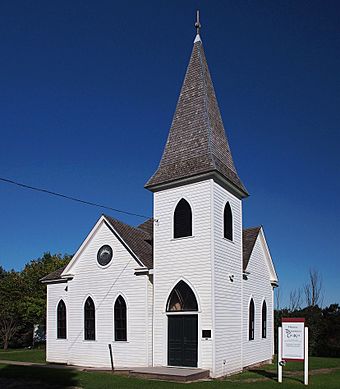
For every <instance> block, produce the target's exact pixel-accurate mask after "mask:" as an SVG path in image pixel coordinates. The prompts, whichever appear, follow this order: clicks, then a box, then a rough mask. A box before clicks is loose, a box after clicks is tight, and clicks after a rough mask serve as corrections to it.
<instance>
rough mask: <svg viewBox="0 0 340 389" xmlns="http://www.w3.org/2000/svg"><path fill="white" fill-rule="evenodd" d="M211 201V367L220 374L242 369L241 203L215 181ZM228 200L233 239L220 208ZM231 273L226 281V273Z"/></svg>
mask: <svg viewBox="0 0 340 389" xmlns="http://www.w3.org/2000/svg"><path fill="white" fill-rule="evenodd" d="M213 188H214V192H213V196H214V198H213V204H214V212H213V218H214V223H213V226H214V230H213V232H214V238H213V239H214V284H213V288H214V289H213V290H214V302H215V320H214V321H215V331H214V333H215V368H214V375H215V376H221V375H225V374H230V373H233V372H235V371H240V370H242V359H241V343H242V333H241V331H242V329H241V320H242V312H241V305H242V300H241V289H242V202H241V200H239V199H238V198H236V197H235V196H233V195H232V194H231V193H230V192H228V191H226V190H225V189H224V188H222V187H221V186H220V185H218V184H217V183H214V185H213ZM227 202H229V204H230V206H231V211H232V219H233V240H232V241H229V240H228V239H225V238H224V224H223V221H224V207H225V205H226V203H227ZM231 275H232V276H234V278H233V281H230V278H229V276H231Z"/></svg>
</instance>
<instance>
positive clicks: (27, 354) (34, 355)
mask: <svg viewBox="0 0 340 389" xmlns="http://www.w3.org/2000/svg"><path fill="white" fill-rule="evenodd" d="M45 355H46V354H45V349H44V348H36V349H33V350H29V349H8V350H6V351H4V350H0V360H6V361H21V362H36V363H45V362H46V358H45Z"/></svg>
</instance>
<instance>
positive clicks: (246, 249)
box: [243, 226, 278, 285]
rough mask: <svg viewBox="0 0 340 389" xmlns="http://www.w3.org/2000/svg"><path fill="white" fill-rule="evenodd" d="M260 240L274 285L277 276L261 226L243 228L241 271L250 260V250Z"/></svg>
mask: <svg viewBox="0 0 340 389" xmlns="http://www.w3.org/2000/svg"><path fill="white" fill-rule="evenodd" d="M258 240H259V241H260V244H261V246H262V249H263V252H264V256H265V262H266V264H267V266H268V270H269V274H270V282H271V283H272V284H274V285H277V284H278V277H277V274H276V270H275V267H274V262H273V259H272V257H271V255H270V251H269V247H268V244H267V241H266V238H265V235H264V231H263V227H262V226H261V227H252V228H247V229H244V230H243V271H246V269H247V267H248V264H249V262H250V260H251V256H252V252H253V249H254V246H255V243H256V242H257V241H258Z"/></svg>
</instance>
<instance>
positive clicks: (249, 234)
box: [242, 226, 261, 271]
mask: <svg viewBox="0 0 340 389" xmlns="http://www.w3.org/2000/svg"><path fill="white" fill-rule="evenodd" d="M260 229H261V226H260V227H251V228H245V229H244V230H243V233H242V238H243V271H245V270H246V269H247V266H248V263H249V259H250V255H251V253H252V251H253V248H254V245H255V242H256V238H257V236H258V234H259V232H260Z"/></svg>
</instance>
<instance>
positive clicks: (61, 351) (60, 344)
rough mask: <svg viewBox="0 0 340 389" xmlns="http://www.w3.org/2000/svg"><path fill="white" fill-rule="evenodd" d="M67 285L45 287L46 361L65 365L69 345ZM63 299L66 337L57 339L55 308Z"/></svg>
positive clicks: (56, 284) (58, 284) (57, 284)
mask: <svg viewBox="0 0 340 389" xmlns="http://www.w3.org/2000/svg"><path fill="white" fill-rule="evenodd" d="M66 287H67V284H66V283H64V282H62V283H55V284H50V285H47V320H46V361H47V362H56V363H67V359H68V345H69V326H68V324H69V322H68V320H67V319H68V315H69V306H68V295H67V291H66ZM61 299H63V300H64V303H65V305H66V320H67V321H66V326H67V328H66V336H67V339H57V306H58V303H59V301H60V300H61Z"/></svg>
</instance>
